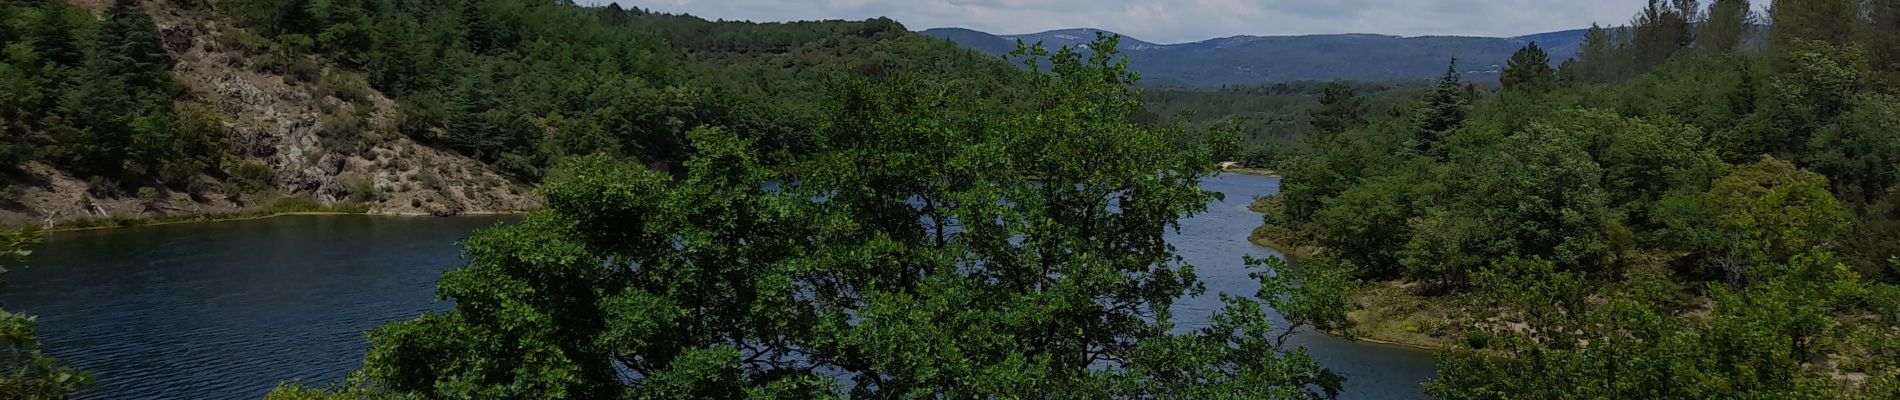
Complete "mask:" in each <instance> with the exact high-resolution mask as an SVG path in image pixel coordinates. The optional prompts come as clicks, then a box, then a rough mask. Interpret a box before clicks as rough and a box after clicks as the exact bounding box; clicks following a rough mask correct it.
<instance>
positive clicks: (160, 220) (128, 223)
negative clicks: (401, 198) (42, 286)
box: [0, 211, 528, 234]
mask: <svg viewBox="0 0 1900 400" xmlns="http://www.w3.org/2000/svg"><path fill="white" fill-rule="evenodd" d="M526 214H528V212H526V211H481V212H465V213H460V214H456V215H449V216H437V215H434V214H429V213H380V212H370V211H363V212H357V211H283V212H258V213H248V212H235V213H223V214H197V215H185V216H177V217H141V218H131V219H125V220H115V219H111V218H102V219H96V220H77V222H86V221H104V222H105V223H103V224H101V225H96V226H71V225H65V226H62V225H54V226H52V227H38V226H30V225H8V226H0V229H18V228H29V229H38V231H39V232H40V233H46V234H55V233H76V232H93V231H104V230H112V229H125V228H142V227H151V226H166V225H185V224H206V223H219V222H243V221H258V220H266V219H273V218H283V217H311V216H350V215H355V216H365V217H410V218H417V217H431V218H455V217H479V216H504V215H526ZM71 222H75V221H69V222H68V223H71Z"/></svg>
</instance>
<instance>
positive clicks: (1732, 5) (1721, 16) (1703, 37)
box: [1696, 0, 1756, 53]
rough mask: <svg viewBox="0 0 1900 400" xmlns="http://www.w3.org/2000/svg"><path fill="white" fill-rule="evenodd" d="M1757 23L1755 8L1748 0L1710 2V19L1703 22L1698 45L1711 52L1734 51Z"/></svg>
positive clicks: (1716, 0) (1697, 39) (1697, 38)
mask: <svg viewBox="0 0 1900 400" xmlns="http://www.w3.org/2000/svg"><path fill="white" fill-rule="evenodd" d="M1755 23H1756V17H1755V10H1754V8H1753V7H1752V6H1751V5H1750V4H1749V3H1748V0H1715V2H1714V3H1710V4H1709V16H1708V21H1706V22H1703V23H1702V32H1701V33H1700V34H1698V35H1696V45H1697V46H1699V47H1701V48H1702V51H1706V52H1710V53H1727V52H1730V51H1733V50H1735V49H1736V48H1739V47H1741V45H1742V42H1743V41H1745V40H1747V39H1748V35H1749V33H1751V32H1753V31H1754V29H1755Z"/></svg>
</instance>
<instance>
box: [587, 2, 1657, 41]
mask: <svg viewBox="0 0 1900 400" xmlns="http://www.w3.org/2000/svg"><path fill="white" fill-rule="evenodd" d="M615 1H617V2H619V3H620V5H621V6H638V7H642V8H646V9H651V10H655V11H662V12H671V13H687V14H693V15H696V16H700V17H703V18H707V19H727V20H749V21H794V20H813V19H867V18H875V17H890V18H892V19H896V20H897V21H898V22H902V23H904V26H905V27H908V28H910V29H912V30H923V29H929V28H945V27H957V28H971V29H976V30H980V31H984V32H989V33H995V34H1020V33H1036V32H1043V31H1049V30H1055V29H1066V28H1098V29H1106V30H1110V31H1114V32H1117V33H1121V34H1123V35H1127V36H1130V37H1133V38H1136V39H1141V40H1145V41H1148V42H1154V43H1162V44H1169V43H1183V42H1193V41H1200V40H1206V39H1211V38H1217V37H1227V36H1235V35H1261V36H1269V35H1304V34H1330V33H1376V34H1386V35H1399V36H1422V35H1460V36H1496V37H1510V36H1521V35H1528V34H1534V33H1543V32H1551V31H1560V30H1568V29H1579V28H1588V27H1590V24H1591V23H1593V22H1594V23H1601V24H1603V25H1605V26H1608V25H1622V24H1625V23H1627V22H1629V20H1630V17H1631V16H1633V15H1636V11H1637V10H1639V9H1641V8H1642V6H1643V5H1644V4H1647V1H1646V0H576V2H578V3H581V4H596V5H604V4H607V3H609V2H615Z"/></svg>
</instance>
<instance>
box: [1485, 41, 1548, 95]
mask: <svg viewBox="0 0 1900 400" xmlns="http://www.w3.org/2000/svg"><path fill="white" fill-rule="evenodd" d="M1498 82H1499V83H1501V84H1503V85H1504V90H1518V91H1527V92H1542V91H1546V90H1550V89H1551V86H1552V85H1555V84H1556V82H1557V71H1556V70H1554V69H1551V67H1550V53H1546V52H1544V49H1542V48H1539V47H1537V43H1534V42H1533V43H1531V44H1528V45H1524V48H1523V49H1519V50H1518V51H1517V53H1516V54H1512V55H1511V60H1510V61H1509V62H1508V63H1506V64H1505V66H1504V74H1503V75H1501V76H1499V77H1498Z"/></svg>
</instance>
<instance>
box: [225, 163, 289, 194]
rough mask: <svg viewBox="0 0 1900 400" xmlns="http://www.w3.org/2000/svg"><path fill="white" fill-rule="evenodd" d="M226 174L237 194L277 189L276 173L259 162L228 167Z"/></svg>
mask: <svg viewBox="0 0 1900 400" xmlns="http://www.w3.org/2000/svg"><path fill="white" fill-rule="evenodd" d="M228 168H229V169H228V170H226V171H225V173H226V174H228V175H230V176H231V183H232V184H233V185H237V192H239V193H259V192H264V191H267V190H272V189H276V188H277V173H276V172H274V171H271V169H270V166H269V165H264V163H260V162H244V163H240V164H237V165H235V166H230V167H228Z"/></svg>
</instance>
